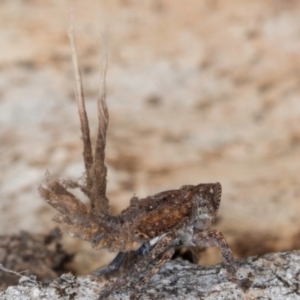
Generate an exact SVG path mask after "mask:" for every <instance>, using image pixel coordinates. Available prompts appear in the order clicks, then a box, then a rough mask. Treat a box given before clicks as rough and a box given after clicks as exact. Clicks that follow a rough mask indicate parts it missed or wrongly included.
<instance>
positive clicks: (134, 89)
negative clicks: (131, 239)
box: [0, 0, 300, 274]
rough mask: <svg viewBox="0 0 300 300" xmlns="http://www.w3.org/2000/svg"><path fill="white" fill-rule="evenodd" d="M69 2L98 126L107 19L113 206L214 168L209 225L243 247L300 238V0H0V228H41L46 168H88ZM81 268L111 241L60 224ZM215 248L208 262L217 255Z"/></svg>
mask: <svg viewBox="0 0 300 300" xmlns="http://www.w3.org/2000/svg"><path fill="white" fill-rule="evenodd" d="M71 7H73V9H74V26H75V32H76V38H77V48H78V54H79V59H80V65H81V68H82V73H83V78H84V89H85V95H86V104H87V109H88V113H89V118H90V126H91V130H92V135H93V137H95V133H96V131H95V130H96V126H97V115H96V99H97V93H98V86H99V84H98V83H99V74H100V72H99V71H100V61H101V57H100V53H101V31H103V30H104V29H105V28H106V26H107V25H108V27H109V67H108V74H107V90H108V92H107V94H108V97H107V103H108V107H109V112H110V125H109V131H108V144H107V151H106V157H107V165H108V172H109V173H108V195H109V198H110V201H111V207H112V212H113V213H118V212H119V211H120V210H122V209H123V208H125V207H126V206H127V205H128V202H129V200H130V198H131V197H132V196H133V195H134V194H136V195H137V196H138V197H144V196H147V195H151V194H154V193H156V192H159V191H163V190H168V189H174V188H179V187H180V186H182V185H186V184H198V183H201V182H203V183H205V182H216V181H219V182H221V184H222V187H223V197H222V202H221V208H220V211H219V218H218V221H217V224H216V225H215V227H216V228H218V230H220V231H222V232H223V233H224V235H225V237H226V239H227V241H228V243H229V244H230V246H231V248H232V250H233V252H234V255H235V257H236V258H240V257H247V256H249V255H256V254H258V255H261V254H264V253H268V252H273V251H280V250H288V249H299V248H300V240H299V238H300V218H299V212H300V201H299V200H300V199H299V198H300V177H299V172H300V3H299V1H296V0H295V1H292V0H289V1H288V0H266V1H258V0H245V1H238V0H226V1H221V0H186V1H179V0H144V1H138V0H105V1H104V0H102V1H100V0H98V1H96V0H86V1H79V0H78V1H64V0H44V1H38V0H2V1H0V234H12V233H18V232H19V231H20V230H26V231H29V232H32V233H47V232H49V230H51V229H52V228H54V227H55V226H56V224H55V223H54V222H53V221H52V220H51V219H52V217H53V216H54V211H53V210H52V209H51V207H49V206H48V205H47V204H46V203H44V201H43V200H42V199H41V197H40V196H39V194H38V192H37V188H38V186H39V184H41V183H43V182H44V181H45V173H46V171H48V172H49V173H50V174H51V175H52V176H56V177H61V178H73V179H76V178H78V177H81V176H82V174H83V161H82V156H81V153H82V144H81V139H80V137H81V133H80V125H79V119H78V114H77V107H76V102H75V98H74V93H73V82H74V80H73V73H72V65H71V55H70V46H69V41H68V36H67V30H68V27H69V15H70V8H71ZM62 243H63V246H64V247H65V248H66V249H67V250H68V251H69V252H72V253H75V254H76V255H75V258H74V261H73V262H72V267H73V269H74V270H76V272H77V273H78V274H85V273H87V272H90V271H91V270H94V269H95V268H97V267H98V266H100V265H102V264H105V263H107V261H108V260H110V259H112V257H113V256H114V254H110V253H107V252H106V251H94V250H92V249H91V247H90V245H89V244H88V243H86V242H81V241H79V240H76V239H72V238H70V237H68V236H67V235H66V234H64V235H63V238H62ZM220 260H221V256H220V253H219V250H218V249H208V250H207V251H206V252H204V253H203V255H202V258H201V261H200V263H202V264H213V263H216V262H219V261H220Z"/></svg>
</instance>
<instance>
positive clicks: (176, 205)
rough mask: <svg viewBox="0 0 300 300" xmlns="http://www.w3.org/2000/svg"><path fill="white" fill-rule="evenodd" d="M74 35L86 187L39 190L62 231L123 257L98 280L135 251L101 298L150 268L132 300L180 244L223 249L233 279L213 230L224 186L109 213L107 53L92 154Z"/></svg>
mask: <svg viewBox="0 0 300 300" xmlns="http://www.w3.org/2000/svg"><path fill="white" fill-rule="evenodd" d="M69 35H70V41H71V47H72V58H73V65H74V74H75V95H76V100H77V104H78V110H79V116H80V121H81V131H82V138H83V158H84V164H85V171H86V173H85V174H86V178H85V182H84V184H79V183H78V182H74V181H66V180H65V181H59V180H50V179H48V182H47V184H46V186H41V187H40V189H39V191H40V194H41V196H42V197H43V198H44V199H45V200H46V202H47V203H48V204H50V205H51V206H52V207H53V208H54V209H55V210H56V211H57V212H58V214H57V216H56V217H55V220H56V221H57V222H58V223H60V226H61V228H62V229H63V230H65V231H67V232H69V233H70V234H71V235H72V236H74V237H77V238H80V239H83V240H86V241H89V242H90V243H91V245H92V246H93V247H94V248H95V249H101V248H107V249H109V250H110V251H116V252H118V255H117V256H116V258H115V259H114V260H113V261H112V262H111V263H110V264H109V265H108V266H107V267H105V268H102V269H100V270H98V271H96V272H95V273H94V274H95V275H96V276H103V275H105V274H109V273H111V272H113V271H115V270H117V269H119V268H120V266H121V264H122V262H123V261H124V259H125V257H126V255H127V254H129V253H132V252H134V253H135V254H136V255H135V260H134V261H133V262H132V264H131V268H130V270H129V271H128V274H125V275H124V276H122V277H120V278H117V279H116V280H115V282H114V283H113V284H112V285H110V286H108V287H106V289H105V290H104V291H103V292H102V294H101V295H100V298H99V299H104V298H106V297H107V296H108V295H109V294H110V293H112V292H114V291H115V290H116V289H119V288H120V287H122V286H124V285H125V284H126V283H127V282H128V281H130V278H131V276H135V275H138V274H139V272H140V271H141V270H143V269H146V268H148V270H147V275H146V276H144V277H143V279H142V280H141V281H140V282H139V285H138V286H136V287H135V290H134V292H133V293H132V294H131V299H133V298H134V297H135V296H136V295H137V294H138V293H139V292H140V290H141V289H142V287H143V285H144V284H145V283H147V281H148V280H149V279H150V278H151V277H152V275H153V274H155V273H156V272H157V271H158V270H159V268H160V267H161V266H162V265H163V264H164V263H165V262H166V261H167V260H169V259H170V258H171V257H172V255H173V254H174V251H175V248H176V247H178V246H181V245H184V246H217V247H220V249H221V252H222V255H223V259H224V262H225V268H226V271H227V275H228V278H229V279H231V280H234V279H235V273H236V267H235V262H234V258H233V256H232V252H231V250H230V248H229V247H228V245H227V243H226V240H225V238H224V236H223V235H222V233H220V232H218V231H216V230H210V229H209V227H210V225H211V223H212V222H213V221H214V219H215V218H216V215H217V212H218V209H219V206H220V200H221V185H220V183H205V184H203V183H201V184H198V185H195V186H193V185H189V186H183V187H181V188H179V189H177V190H171V191H165V192H161V193H158V194H156V195H153V196H149V197H146V198H144V199H138V198H137V197H133V198H132V199H131V201H130V205H129V207H128V208H127V209H125V210H124V211H122V212H121V214H120V215H118V216H112V215H110V214H109V201H108V199H107V197H106V173H107V170H106V166H105V163H104V160H105V143H106V131H107V125H108V110H107V107H106V103H105V98H106V91H105V75H106V69H107V49H106V48H105V51H104V54H103V61H102V76H101V81H100V94H99V99H98V116H99V118H98V120H99V124H98V134H97V140H96V144H95V147H94V151H93V150H92V145H91V140H90V133H89V124H88V118H87V114H86V110H85V102H84V96H83V89H82V81H81V76H80V71H79V67H78V62H77V54H76V48H75V40H74V34H73V29H71V30H70V33H69ZM105 44H107V43H105ZM72 188H80V189H81V191H82V192H83V193H84V194H85V195H86V196H87V197H88V198H89V200H90V202H89V205H85V204H83V203H82V202H81V201H80V200H79V199H78V198H77V197H75V196H74V195H73V194H72V193H71V192H70V191H69V190H70V189H72ZM150 266H151V267H150ZM129 273H130V274H131V275H129Z"/></svg>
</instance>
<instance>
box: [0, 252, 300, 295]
mask: <svg viewBox="0 0 300 300" xmlns="http://www.w3.org/2000/svg"><path fill="white" fill-rule="evenodd" d="M237 264H238V273H237V276H238V278H240V279H245V278H252V280H253V282H252V284H251V285H250V287H249V288H248V289H245V290H243V289H242V288H241V287H240V286H238V285H237V284H235V283H233V282H230V281H228V280H227V278H226V274H225V271H224V268H223V266H222V264H219V265H216V266H212V267H201V266H198V265H193V264H191V263H189V262H187V261H183V260H181V259H177V260H173V261H170V262H168V263H166V264H165V266H164V267H163V268H162V269H161V270H160V272H159V273H158V274H156V275H155V276H154V277H153V278H152V280H151V281H150V282H149V284H148V285H147V286H146V287H145V288H144V289H143V291H142V294H140V295H139V298H138V299H143V300H150V299H151V300H152V299H161V300H167V299H177V300H187V299H189V300H196V299H197V300H199V299H203V300H204V299H205V300H221V299H222V300H223V299H231V300H240V299H245V300H254V299H260V300H264V299H271V300H283V299H285V300H298V299H300V250H296V251H292V252H279V253H272V254H268V255H265V256H262V257H258V256H253V257H250V258H247V259H243V260H239V261H237ZM137 280H138V278H134V279H133V284H132V285H133V286H134V284H135V282H136V281H137ZM107 283H108V282H107V281H105V280H104V279H96V278H94V277H92V276H81V277H75V276H73V275H71V274H64V275H62V276H61V277H60V278H57V279H55V280H53V281H50V282H49V283H47V284H41V283H38V282H37V283H33V282H32V281H28V280H27V279H26V278H25V279H23V280H22V278H21V279H20V282H19V285H18V286H11V287H9V288H8V289H6V290H5V291H3V292H2V293H0V299H1V300H2V299H3V300H17V299H18V300H29V299H30V300H31V299H32V300H34V299H45V300H48V299H49V300H50V299H51V300H52V299H68V300H69V299H76V300H87V299H97V297H98V296H99V294H100V293H101V290H102V289H103V288H104V286H105V284H107ZM131 291H132V286H130V285H128V286H126V287H125V288H123V289H122V290H120V291H117V292H116V293H114V294H113V295H111V296H110V297H109V299H110V300H121V299H122V300H126V299H129V294H130V292H131Z"/></svg>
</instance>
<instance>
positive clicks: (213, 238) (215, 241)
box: [192, 230, 236, 279]
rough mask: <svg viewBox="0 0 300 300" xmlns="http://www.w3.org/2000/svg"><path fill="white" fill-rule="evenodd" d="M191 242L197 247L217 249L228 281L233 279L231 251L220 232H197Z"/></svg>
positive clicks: (234, 271) (234, 267)
mask: <svg viewBox="0 0 300 300" xmlns="http://www.w3.org/2000/svg"><path fill="white" fill-rule="evenodd" d="M192 242H193V243H194V244H196V245H197V246H205V247H219V248H220V250H221V252H222V256H223V260H224V263H225V268H226V271H227V277H228V278H229V279H233V278H235V273H236V265H235V261H234V258H233V255H232V251H231V250H230V248H229V246H228V244H227V242H226V240H225V237H224V236H223V234H222V233H221V232H219V231H217V230H208V231H205V232H198V233H196V234H194V236H193V238H192Z"/></svg>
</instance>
